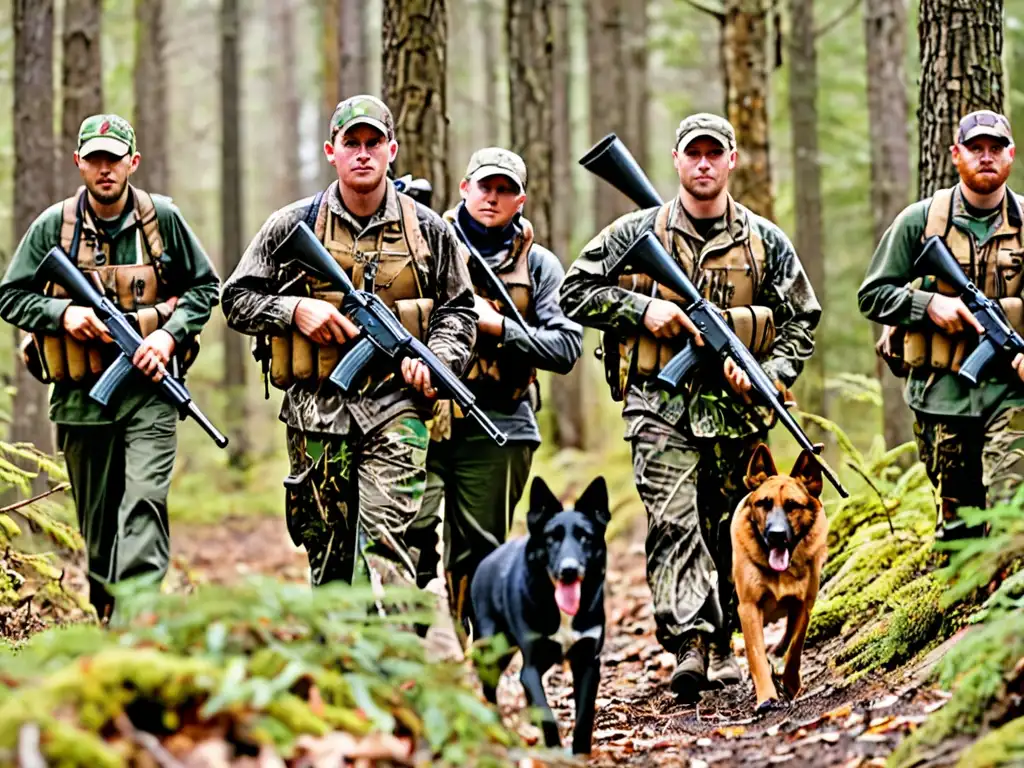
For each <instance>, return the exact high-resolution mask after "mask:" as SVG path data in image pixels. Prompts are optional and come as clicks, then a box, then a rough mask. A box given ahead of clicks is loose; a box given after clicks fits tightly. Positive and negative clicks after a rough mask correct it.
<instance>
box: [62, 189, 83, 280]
mask: <svg viewBox="0 0 1024 768" xmlns="http://www.w3.org/2000/svg"><path fill="white" fill-rule="evenodd" d="M84 208H85V187H79V188H78V192H77V193H76V194H74V195H72V196H71V197H68V198H66V199H65V200H64V204H63V206H62V207H61V222H60V247H61V249H62V250H63V251H64V253H66V254H67V255H68V258H69V259H71V261H72V262H73V263H75V264H77V263H78V246H79V244H80V243H81V240H82V217H83V216H84V214H85V210H84Z"/></svg>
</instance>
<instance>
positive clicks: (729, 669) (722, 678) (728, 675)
mask: <svg viewBox="0 0 1024 768" xmlns="http://www.w3.org/2000/svg"><path fill="white" fill-rule="evenodd" d="M742 677H743V676H742V674H741V673H740V665H739V663H738V662H737V661H736V657H735V656H733V655H732V650H731V649H730V648H718V647H717V646H715V645H712V646H711V651H710V652H709V653H708V683H709V684H710V685H709V687H713V688H724V687H726V686H729V685H736V684H737V683H738V682H740V680H741V679H742Z"/></svg>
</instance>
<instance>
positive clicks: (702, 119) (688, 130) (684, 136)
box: [676, 112, 736, 152]
mask: <svg viewBox="0 0 1024 768" xmlns="http://www.w3.org/2000/svg"><path fill="white" fill-rule="evenodd" d="M701 136H707V137H709V138H712V139H714V140H715V141H717V142H718V143H719V144H721V145H722V146H723V147H724V148H725V149H727V150H729V151H730V152H732V151H734V150H735V149H736V131H735V130H733V127H732V124H731V123H730V122H729V121H728V120H726V119H725V118H724V117H719V116H718V115H713V114H711V113H710V112H698V113H697V114H695V115H690V116H689V117H684V118H683V119H682V120H681V121H680V122H679V127H678V128H676V149H678V148H679V145H680V144H682V145H683V149H686V147H688V146H689V145H690V142H691V141H693V140H694V139H697V138H700V137H701Z"/></svg>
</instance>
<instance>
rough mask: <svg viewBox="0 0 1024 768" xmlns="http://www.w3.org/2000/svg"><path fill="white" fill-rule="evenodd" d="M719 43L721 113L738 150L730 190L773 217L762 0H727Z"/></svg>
mask: <svg viewBox="0 0 1024 768" xmlns="http://www.w3.org/2000/svg"><path fill="white" fill-rule="evenodd" d="M722 45H723V51H722V60H723V62H724V65H725V80H726V114H727V117H728V119H729V122H731V123H732V125H733V128H734V129H735V130H736V145H737V149H738V151H739V160H738V162H737V166H736V170H735V171H733V173H732V176H731V178H730V181H729V190H730V192H731V193H732V195H733V197H735V198H736V199H737V200H739V201H740V202H741V203H742V204H743V205H745V206H747V207H748V208H750V209H751V210H752V211H754V213H758V214H760V215H761V216H764V217H765V218H767V219H773V218H774V214H775V208H774V199H773V196H772V175H771V162H770V155H769V136H768V88H769V76H770V74H771V71H770V66H769V60H768V2H767V0H726V2H725V26H724V30H723V35H722Z"/></svg>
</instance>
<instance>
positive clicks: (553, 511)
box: [526, 477, 562, 533]
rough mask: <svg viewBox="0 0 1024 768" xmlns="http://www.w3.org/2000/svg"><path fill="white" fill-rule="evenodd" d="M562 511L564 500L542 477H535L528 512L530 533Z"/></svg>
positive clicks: (540, 527) (527, 524)
mask: <svg viewBox="0 0 1024 768" xmlns="http://www.w3.org/2000/svg"><path fill="white" fill-rule="evenodd" d="M561 511H562V502H560V501H559V500H558V497H557V496H555V494H553V493H552V492H551V489H550V488H548V485H547V483H545V482H544V481H543V480H542V479H541V478H539V477H535V478H533V485H531V486H530V509H529V510H528V511H527V512H526V527H527V528H528V529H529V531H530V533H534V532H535V531H539V530H540V529H542V528H543V527H544V523H545V521H547V520H548V519H549V518H551V517H553V516H555V515H557V514H558V513H559V512H561Z"/></svg>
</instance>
